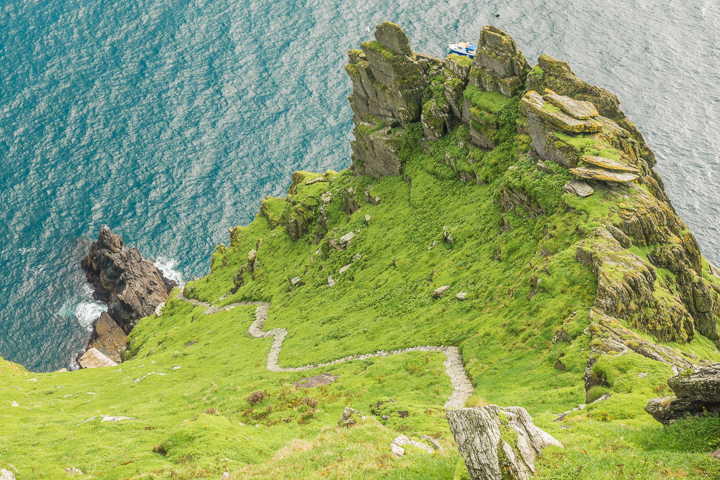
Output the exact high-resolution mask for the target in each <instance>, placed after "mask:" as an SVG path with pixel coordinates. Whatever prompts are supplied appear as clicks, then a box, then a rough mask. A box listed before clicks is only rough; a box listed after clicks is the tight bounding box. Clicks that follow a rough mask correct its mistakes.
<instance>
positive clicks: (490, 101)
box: [463, 85, 512, 113]
mask: <svg viewBox="0 0 720 480" xmlns="http://www.w3.org/2000/svg"><path fill="white" fill-rule="evenodd" d="M463 96H464V97H465V98H466V99H468V100H470V101H471V102H472V105H473V106H474V107H478V108H482V109H483V110H486V111H488V112H490V113H499V112H500V111H501V110H502V109H504V108H505V107H506V106H507V105H508V104H509V103H510V102H511V101H512V99H510V98H508V97H506V96H505V95H503V94H502V93H499V92H486V91H485V90H481V89H480V88H478V87H474V86H472V85H471V86H469V87H467V88H466V89H465V92H464V93H463Z"/></svg>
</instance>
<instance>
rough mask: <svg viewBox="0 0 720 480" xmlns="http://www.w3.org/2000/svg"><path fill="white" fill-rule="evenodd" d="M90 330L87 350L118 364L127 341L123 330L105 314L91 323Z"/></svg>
mask: <svg viewBox="0 0 720 480" xmlns="http://www.w3.org/2000/svg"><path fill="white" fill-rule="evenodd" d="M92 329H93V331H92V334H91V335H90V342H89V343H88V349H96V350H98V351H99V352H100V353H102V354H103V355H105V356H106V357H108V358H109V359H110V360H112V361H113V362H115V363H120V362H121V361H122V352H123V351H124V350H125V341H126V339H127V334H126V333H125V332H124V331H123V329H122V328H120V326H118V324H117V323H115V320H113V319H112V317H111V316H110V315H109V314H108V313H107V312H103V313H101V314H100V318H98V319H97V320H95V321H94V322H93V325H92ZM81 365H82V363H81Z"/></svg>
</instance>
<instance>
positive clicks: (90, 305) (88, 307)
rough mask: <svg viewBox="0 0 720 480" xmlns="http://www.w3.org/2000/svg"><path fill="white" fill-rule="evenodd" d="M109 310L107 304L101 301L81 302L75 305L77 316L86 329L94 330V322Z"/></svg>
mask: <svg viewBox="0 0 720 480" xmlns="http://www.w3.org/2000/svg"><path fill="white" fill-rule="evenodd" d="M102 312H107V306H106V305H104V304H102V303H100V302H80V303H79V304H78V306H77V307H75V317H76V318H77V319H78V322H79V323H80V325H82V327H83V328H84V329H85V330H88V331H91V330H92V323H93V322H94V321H95V320H97V319H98V318H99V317H100V314H101V313H102Z"/></svg>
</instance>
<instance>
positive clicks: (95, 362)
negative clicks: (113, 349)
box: [78, 348, 117, 368]
mask: <svg viewBox="0 0 720 480" xmlns="http://www.w3.org/2000/svg"><path fill="white" fill-rule="evenodd" d="M78 363H79V364H80V366H81V367H82V368H101V367H115V366H117V363H115V362H113V361H112V360H110V359H109V358H108V357H107V356H106V355H104V354H103V353H102V352H100V350H98V349H96V348H91V349H89V350H88V351H87V352H85V354H84V355H83V356H82V357H81V358H80V359H79V360H78Z"/></svg>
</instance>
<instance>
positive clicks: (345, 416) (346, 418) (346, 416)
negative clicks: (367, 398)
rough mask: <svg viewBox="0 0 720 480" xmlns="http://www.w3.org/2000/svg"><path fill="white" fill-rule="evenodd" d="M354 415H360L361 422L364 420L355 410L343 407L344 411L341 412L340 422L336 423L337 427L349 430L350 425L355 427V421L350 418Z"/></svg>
mask: <svg viewBox="0 0 720 480" xmlns="http://www.w3.org/2000/svg"><path fill="white" fill-rule="evenodd" d="M356 413H357V414H359V415H361V417H362V419H363V420H364V419H365V416H364V415H363V414H362V413H360V412H358V411H357V410H355V409H353V408H350V407H345V410H343V413H342V415H340V420H338V423H337V424H338V427H345V428H349V427H350V425H355V419H354V418H352V416H353V415H354V414H356Z"/></svg>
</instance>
